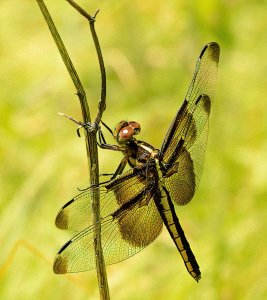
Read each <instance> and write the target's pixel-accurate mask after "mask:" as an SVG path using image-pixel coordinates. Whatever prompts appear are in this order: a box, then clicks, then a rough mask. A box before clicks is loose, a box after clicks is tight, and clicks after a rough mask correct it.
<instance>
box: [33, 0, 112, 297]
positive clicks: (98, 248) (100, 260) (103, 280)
mask: <svg viewBox="0 0 267 300" xmlns="http://www.w3.org/2000/svg"><path fill="white" fill-rule="evenodd" d="M36 1H37V3H38V5H39V7H40V9H41V12H42V14H43V16H44V18H45V20H46V22H47V25H48V27H49V29H50V31H51V34H52V36H53V39H54V41H55V43H56V45H57V47H58V50H59V52H60V55H61V57H62V60H63V62H64V64H65V66H66V68H67V70H68V73H69V75H70V77H71V79H72V81H73V84H74V85H75V87H76V90H77V95H78V97H79V100H80V105H81V110H82V115H83V121H84V123H91V117H90V111H89V106H88V103H87V97H86V93H85V91H84V88H83V86H82V83H81V81H80V79H79V76H78V74H77V72H76V69H75V67H74V66H73V63H72V61H71V59H70V57H69V55H68V52H67V50H66V48H65V46H64V44H63V41H62V40H61V37H60V35H59V33H58V31H57V29H56V27H55V25H54V22H53V20H52V18H51V16H50V14H49V11H48V10H47V8H46V6H45V4H44V2H43V0H36ZM67 1H68V2H69V3H70V4H71V5H72V6H73V7H74V8H76V9H77V10H79V12H80V13H81V14H82V15H83V16H85V17H86V18H87V19H88V18H89V19H88V20H91V21H90V28H91V32H92V36H93V39H94V42H95V47H96V50H97V54H98V59H99V64H100V66H102V65H103V66H104V63H103V58H102V55H101V50H100V46H99V43H98V39H97V35H96V33H95V31H94V26H93V25H92V26H91V24H94V22H95V19H94V17H91V16H90V15H89V14H88V13H87V12H86V11H84V10H83V9H82V8H80V7H79V6H78V5H77V4H76V3H75V2H73V1H71V0H67ZM92 28H93V31H92ZM93 32H94V33H93ZM95 38H96V39H95ZM96 41H97V43H96ZM99 53H100V54H99ZM99 55H100V56H99ZM103 70H104V71H103ZM103 74H104V75H103ZM101 75H102V90H101V101H100V105H99V112H98V117H97V118H96V122H95V123H96V125H98V124H99V122H100V120H101V116H102V114H103V111H104V109H105V99H106V88H105V87H106V76H105V68H104V67H101ZM92 125H93V127H94V124H92ZM97 127H98V126H95V127H94V128H95V130H91V131H90V132H89V131H88V130H85V141H86V153H87V160H88V165H89V173H90V186H91V185H93V186H96V185H98V184H99V165H98V151H97V144H96V142H95V141H96V133H97V130H96V128H97ZM93 190H94V193H93V195H92V197H93V204H92V212H93V220H94V224H95V237H94V241H95V258H96V269H97V277H98V285H99V292H100V298H101V299H105V300H106V299H109V290H108V282H107V276H106V269H105V263H104V257H103V251H102V245H101V238H100V236H101V228H100V222H99V220H100V209H99V192H98V190H97V189H93Z"/></svg>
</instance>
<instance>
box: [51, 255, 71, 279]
mask: <svg viewBox="0 0 267 300" xmlns="http://www.w3.org/2000/svg"><path fill="white" fill-rule="evenodd" d="M53 271H54V273H55V274H66V273H68V261H67V260H66V259H64V258H63V257H62V256H61V255H60V254H57V256H56V258H55V260H54V264H53Z"/></svg>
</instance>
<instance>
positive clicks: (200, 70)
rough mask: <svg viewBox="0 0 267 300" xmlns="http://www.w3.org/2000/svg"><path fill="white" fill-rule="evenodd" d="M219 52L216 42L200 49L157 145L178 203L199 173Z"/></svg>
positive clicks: (187, 194)
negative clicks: (178, 104) (181, 98)
mask: <svg viewBox="0 0 267 300" xmlns="http://www.w3.org/2000/svg"><path fill="white" fill-rule="evenodd" d="M219 54H220V48H219V45H218V44H217V43H209V44H207V45H206V46H205V47H204V49H203V50H202V52H201V54H200V56H199V58H198V61H197V64H196V69H195V72H194V76H193V80H192V82H191V84H190V86H189V89H188V92H187V94H186V97H185V100H184V102H183V104H182V106H181V108H180V110H179V111H178V112H177V114H176V116H175V118H174V120H173V122H172V124H171V126H170V128H169V130H168V132H167V135H166V138H165V139H164V142H163V145H162V147H161V151H160V161H161V164H162V166H163V167H162V172H163V176H164V177H165V178H166V181H165V184H166V187H167V188H168V190H169V191H170V196H171V198H172V199H173V200H174V201H175V202H176V203H177V204H180V205H183V204H186V203H188V202H189V201H190V200H191V199H192V197H193V195H194V193H195V191H196V189H197V186H198V184H199V181H200V177H201V174H202V170H203V164H204V159H205V150H206V145H207V137H208V126H209V125H208V121H209V115H210V107H211V104H212V102H213V98H214V92H215V86H216V79H217V69H218V61H219Z"/></svg>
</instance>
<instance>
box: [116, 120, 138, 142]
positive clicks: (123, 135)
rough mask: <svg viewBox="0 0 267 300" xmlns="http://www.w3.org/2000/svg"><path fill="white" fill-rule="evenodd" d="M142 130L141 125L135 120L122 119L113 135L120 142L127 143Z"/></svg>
mask: <svg viewBox="0 0 267 300" xmlns="http://www.w3.org/2000/svg"><path fill="white" fill-rule="evenodd" d="M140 131H141V126H140V124H139V123H137V122H135V121H129V122H127V121H125V120H123V121H121V122H120V123H118V124H117V125H116V127H115V129H114V131H113V136H114V138H115V139H116V140H117V142H118V143H119V144H125V143H127V142H128V141H130V140H131V139H132V138H133V136H134V135H136V134H138V133H139V132H140Z"/></svg>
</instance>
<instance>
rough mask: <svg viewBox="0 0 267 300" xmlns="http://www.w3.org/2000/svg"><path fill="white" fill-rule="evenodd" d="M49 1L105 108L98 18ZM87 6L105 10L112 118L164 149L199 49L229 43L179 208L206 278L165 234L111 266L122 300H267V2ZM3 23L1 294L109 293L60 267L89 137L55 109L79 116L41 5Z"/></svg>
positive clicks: (2, 7)
mask: <svg viewBox="0 0 267 300" xmlns="http://www.w3.org/2000/svg"><path fill="white" fill-rule="evenodd" d="M46 4H47V5H48V8H49V9H50V12H51V14H52V16H53V17H54V20H55V22H56V25H57V26H58V29H59V31H60V33H61V35H62V38H63V39H64V41H65V43H66V46H67V48H68V49H69V53H70V55H71V57H72V58H73V62H74V64H75V65H76V67H77V70H78V72H79V74H80V76H81V79H82V81H83V83H84V86H85V88H86V90H87V94H88V99H89V101H90V106H91V111H92V115H93V116H95V112H96V103H97V99H98V97H99V70H98V65H97V60H96V55H95V51H94V48H93V44H92V40H91V37H90V32H89V28H88V25H87V23H86V21H85V20H84V19H83V18H82V17H81V16H79V15H78V14H77V13H76V12H75V11H74V10H73V9H72V8H71V7H69V5H68V4H67V3H66V2H65V1H64V0H58V1H52V0H49V1H46ZM80 4H82V5H83V6H84V7H85V8H86V9H87V10H88V11H90V12H94V11H95V10H96V8H100V9H101V13H100V14H99V16H98V18H97V31H98V34H99V37H100V40H101V45H102V50H103V55H104V58H105V62H106V69H107V83H108V97H107V110H106V112H105V114H104V120H105V121H106V122H107V123H108V124H110V126H112V127H113V126H114V125H115V124H116V122H118V121H120V120H121V119H124V118H126V119H134V120H136V121H139V122H140V123H141V124H142V133H141V135H140V139H143V140H146V141H148V142H149V143H151V144H153V145H154V146H156V147H160V145H161V142H162V140H163V137H164V135H165V133H166V130H167V128H168V125H169V124H170V122H171V120H172V118H173V116H174V114H175V112H176V111H177V109H178V108H179V106H180V104H181V103H182V100H183V98H184V95H185V93H186V89H187V86H188V84H189V82H190V80H191V77H192V74H193V70H194V66H195V62H196V59H197V57H198V55H199V53H200V50H201V49H202V47H203V46H204V45H205V43H207V42H210V41H217V42H218V43H219V44H220V46H221V60H220V65H219V80H218V86H217V94H216V99H215V102H214V104H213V107H212V116H211V121H210V135H209V144H208V149H207V156H206V163H205V168H204V173H203V177H202V181H201V184H200V187H199V190H198V192H197V194H196V196H195V197H194V199H193V201H192V203H191V204H190V205H187V206H185V207H181V208H178V209H177V213H178V215H179V218H180V221H181V223H182V225H183V227H184V230H185V232H186V235H187V237H188V239H189V241H190V244H191V246H192V249H193V251H194V253H195V255H196V257H197V259H198V262H199V264H200V266H201V271H202V279H201V281H200V282H199V283H198V284H197V283H196V282H194V280H193V279H192V278H191V277H190V276H189V275H188V273H187V272H186V270H185V267H184V265H183V263H182V260H181V258H180V256H179V254H178V253H177V251H176V249H175V247H174V245H173V244H172V241H171V239H170V237H169V236H168V234H167V233H166V232H164V233H163V234H162V235H161V236H160V238H159V239H158V240H157V241H156V242H154V243H153V244H152V245H151V246H149V247H148V248H147V249H145V250H144V251H142V252H141V253H140V254H138V255H136V256H135V257H133V258H131V259H129V260H127V261H125V262H123V263H120V264H117V265H114V266H110V267H108V269H107V270H108V277H109V284H110V293H111V296H112V299H205V300H209V299H211V300H213V299H255V300H256V299H266V298H267V275H266V267H267V247H266V246H267V245H266V225H267V205H266V200H267V188H266V184H267V157H266V155H267V140H266V138H267V120H266V118H267V117H266V116H267V99H266V92H267V75H266V74H267V58H266V57H267V34H266V31H267V18H266V9H267V2H266V1H240V0H239V1H238V0H236V1H226V0H224V1H208V0H202V1H191V2H189V1H178V0H169V1H163V0H162V1H159V0H158V1H152V0H146V1H144V0H136V1H126V0H122V1H93V0H92V1H86V0H83V1H80ZM0 22H1V24H0V61H1V70H0V82H1V86H0V96H1V102H0V113H1V127H0V128H1V129H0V130H1V139H0V147H1V148H0V160H1V181H0V226H1V231H0V243H1V247H0V249H1V250H0V254H1V255H0V265H2V266H5V268H3V267H1V269H0V276H1V277H0V298H1V299H20V300H21V299H27V300H28V299H66V300H68V299H98V290H97V283H96V275H95V272H94V271H91V272H86V273H83V274H76V275H72V276H70V277H68V276H63V275H62V276H59V275H54V274H53V272H52V261H53V258H54V255H55V253H56V252H57V250H58V249H59V248H60V246H61V245H62V244H63V243H64V242H65V241H66V240H68V239H69V238H70V237H71V234H70V233H65V232H62V231H60V230H58V229H56V228H55V226H54V218H55V216H56V213H57V211H58V209H59V208H60V207H61V206H62V205H63V204H64V203H65V202H66V201H68V200H69V199H70V198H71V197H72V196H73V195H75V193H76V192H77V189H76V188H77V187H85V186H86V185H87V182H88V179H87V165H86V154H85V147H84V141H83V139H79V138H78V137H77V136H76V132H75V129H76V127H75V125H74V124H73V123H71V122H69V121H67V120H66V119H64V118H62V117H60V116H58V115H57V112H59V111H60V112H65V113H67V114H69V115H71V116H73V117H75V118H78V119H81V117H80V108H79V103H78V100H77V97H76V96H75V95H74V93H75V89H74V87H73V85H72V82H71V81H70V79H69V76H68V74H67V72H66V70H65V68H64V65H63V63H62V61H61V59H60V56H59V54H58V52H57V49H56V47H55V45H54V43H53V40H52V38H51V35H50V32H49V31H48V28H47V26H46V24H45V21H44V20H43V17H42V15H41V12H40V11H39V8H38V6H37V3H36V2H35V1H34V0H31V1H30V0H20V1H7V0H2V1H1V2H0ZM109 141H110V142H112V140H109ZM120 158H121V154H118V153H111V152H108V151H106V152H105V151H104V152H103V151H101V152H100V159H101V171H102V172H112V170H114V168H115V167H116V165H117V164H118V162H119V161H120ZM21 240H24V241H26V242H27V243H29V244H30V245H31V247H30V246H29V245H28V244H25V242H19V244H18V241H21ZM16 245H18V247H16ZM27 245H28V246H27ZM13 250H14V251H13ZM44 258H46V259H47V260H48V261H49V263H48V262H47V261H46V260H45V259H44Z"/></svg>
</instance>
